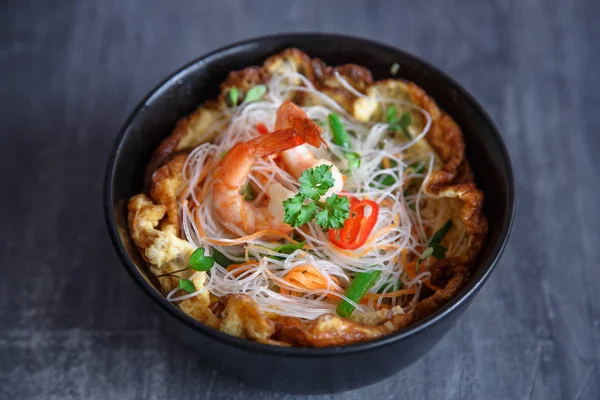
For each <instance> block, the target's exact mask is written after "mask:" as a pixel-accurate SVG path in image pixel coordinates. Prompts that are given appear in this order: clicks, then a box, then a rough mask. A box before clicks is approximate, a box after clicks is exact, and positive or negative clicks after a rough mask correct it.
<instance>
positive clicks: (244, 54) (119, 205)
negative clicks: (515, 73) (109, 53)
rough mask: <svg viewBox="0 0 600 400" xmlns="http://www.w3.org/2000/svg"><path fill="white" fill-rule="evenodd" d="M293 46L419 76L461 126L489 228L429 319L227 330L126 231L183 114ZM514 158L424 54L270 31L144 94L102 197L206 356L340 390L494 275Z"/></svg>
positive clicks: (395, 358)
mask: <svg viewBox="0 0 600 400" xmlns="http://www.w3.org/2000/svg"><path fill="white" fill-rule="evenodd" d="M288 47H297V48H299V49H301V50H304V51H305V52H306V53H307V54H309V55H310V56H311V57H319V58H321V59H323V60H324V61H325V62H326V63H327V64H329V65H339V64H345V63H356V64H360V65H364V66H366V67H367V68H369V69H370V70H371V71H372V72H373V75H374V77H375V78H376V79H382V78H386V77H389V76H390V66H391V65H392V64H393V63H398V64H399V66H400V68H399V70H398V73H397V75H396V76H397V77H398V78H401V79H406V80H409V81H414V82H415V83H416V84H418V85H419V86H421V87H423V88H424V89H425V90H426V91H427V92H428V94H429V95H430V96H432V97H433V98H434V99H435V100H436V101H437V102H438V104H439V105H440V107H441V108H442V109H444V110H445V111H446V112H448V113H449V114H450V115H451V116H452V117H453V118H454V119H455V120H456V122H457V123H458V124H459V125H460V126H461V128H462V129H463V133H464V137H465V142H466V147H467V157H468V159H469V162H470V164H471V166H472V168H473V171H474V173H475V178H476V181H477V184H478V186H479V187H480V188H481V189H482V190H483V192H484V194H485V207H484V212H485V215H486V216H487V218H488V220H489V237H488V240H487V242H486V244H485V247H484V249H483V251H482V252H481V255H480V259H479V263H478V267H477V268H476V270H475V271H474V273H473V275H472V276H471V278H470V280H469V282H468V284H467V285H466V286H465V287H464V288H463V289H462V290H461V291H460V293H458V294H457V295H456V296H455V297H454V298H453V299H452V300H451V301H450V302H449V303H448V304H446V305H445V306H444V307H442V308H441V309H440V310H438V311H437V312H436V313H435V314H434V315H432V316H430V317H429V318H427V319H424V320H422V321H419V322H418V323H416V324H414V325H412V326H410V327H408V328H407V329H403V330H401V331H399V332H397V333H395V334H392V335H389V336H386V337H384V338H381V339H378V340H373V341H370V342H367V343H361V344H355V345H350V346H345V347H330V348H322V349H313V348H281V347H276V346H268V345H264V344H260V343H255V342H251V341H249V340H244V339H239V338H236V337H233V336H229V335H227V334H224V333H222V332H219V331H217V330H214V329H212V328H209V327H207V326H205V325H203V324H201V323H199V322H197V321H195V320H193V319H192V318H191V317H188V316H187V315H186V314H184V313H183V312H182V311H180V310H179V309H178V308H177V307H175V306H173V305H172V304H170V303H169V302H168V301H167V300H165V298H164V297H163V296H162V295H161V294H160V293H159V292H158V291H157V290H156V289H155V288H154V287H153V286H152V284H151V283H150V281H149V280H148V278H147V277H146V273H145V268H144V263H143V260H142V259H141V257H140V255H139V254H138V251H137V249H136V248H135V246H134V244H133V243H132V240H131V238H130V237H129V234H128V228H127V218H126V203H127V199H129V198H130V197H131V196H132V195H134V194H136V193H139V192H141V191H142V182H143V171H144V167H145V165H146V163H147V162H148V160H149V159H150V155H151V154H152V151H153V150H154V149H155V148H156V147H157V146H158V144H159V142H160V141H161V139H163V138H164V137H165V136H167V135H168V134H169V133H170V132H171V130H172V129H173V127H174V125H175V123H176V121H177V120H178V119H179V118H181V117H183V116H184V115H186V114H188V113H190V112H191V111H193V110H194V108H195V107H196V106H197V105H198V104H200V103H201V102H203V101H204V100H209V99H212V98H215V97H216V96H217V95H218V89H219V84H220V83H221V82H222V81H223V80H224V79H225V77H226V76H227V73H228V72H229V71H234V70H238V69H241V68H244V67H247V66H250V65H260V64H262V62H263V61H264V60H265V58H267V57H269V56H270V55H272V54H274V53H277V52H278V51H281V50H283V49H285V48H288ZM513 186H514V183H513V174H512V167H511V163H510V159H509V156H508V154H507V152H506V148H505V146H504V143H503V142H502V139H501V137H500V134H499V133H498V130H497V129H496V127H495V125H494V123H493V122H492V120H491V119H490V117H489V116H488V115H487V114H486V112H485V111H484V110H483V108H482V107H481V105H480V104H479V103H478V102H477V101H475V99H474V98H473V97H472V96H471V95H470V94H468V93H467V92H466V91H465V90H464V89H463V88H462V87H460V86H459V85H458V84H457V83H456V82H455V81H454V80H453V79H451V78H450V77H448V76H447V75H446V74H444V73H442V72H440V71H439V70H437V69H436V68H434V67H432V66H431V65H429V64H427V63H426V62H424V61H422V60H420V59H418V58H416V57H414V56H412V55H410V54H407V53H405V52H403V51H400V50H398V49H395V48H392V47H389V46H386V45H382V44H379V43H375V42H372V41H368V40H364V39H358V38H352V37H347V36H339V35H330V34H289V35H276V36H268V37H263V38H258V39H251V40H247V41H245V42H241V43H237V44H234V45H231V46H228V47H225V48H222V49H220V50H217V51H214V52H212V53H210V54H208V55H206V56H203V57H201V58H198V59H197V60H195V61H193V62H191V63H190V64H188V65H187V66H185V67H183V68H181V69H180V70H179V71H177V72H176V73H174V74H173V75H171V76H170V77H169V78H167V79H166V80H165V81H164V82H163V83H161V84H160V85H158V86H157V87H156V88H155V89H154V90H152V91H151V92H150V94H149V95H148V96H147V97H146V98H145V99H144V100H142V102H141V103H140V104H139V106H138V107H137V108H136V109H135V110H134V111H133V113H132V114H131V116H130V117H129V118H128V119H127V121H126V122H125V125H124V126H123V128H122V130H121V132H120V133H119V136H118V138H117V140H116V143H115V146H114V148H113V150H112V153H111V155H110V159H109V162H108V168H107V172H106V182H105V192H104V206H105V213H106V221H107V224H108V230H109V232H110V235H111V237H112V240H113V243H114V246H115V248H116V250H117V252H118V254H119V256H120V258H121V261H122V262H123V265H124V266H125V269H126V270H127V272H128V273H129V275H130V276H131V278H132V279H133V281H134V282H136V284H137V286H138V287H141V288H142V290H143V291H144V292H145V293H146V294H147V295H148V297H149V298H150V299H151V300H152V304H154V306H155V309H156V311H157V313H158V315H159V316H160V317H162V319H163V320H164V322H165V326H167V327H168V328H170V329H171V330H172V331H174V333H175V334H176V335H177V336H178V337H179V338H180V339H181V340H182V341H183V342H184V343H185V345H186V346H189V347H190V348H191V349H194V350H196V351H197V354H198V357H199V359H200V360H201V361H202V362H204V363H205V364H207V365H209V366H210V367H212V368H215V369H216V370H218V371H221V372H222V373H224V374H226V375H228V376H232V377H235V378H238V379H240V380H242V381H244V382H246V383H248V384H250V385H254V386H258V387H262V388H267V389H271V390H275V391H284V392H292V393H324V392H336V391H343V390H349V389H353V388H357V387H360V386H365V385H368V384H370V383H374V382H377V381H379V380H381V379H383V378H386V377H389V376H391V375H393V374H395V373H397V372H398V371H400V370H402V369H403V368H405V367H407V366H408V365H410V364H411V363H413V362H415V361H416V360H418V359H419V358H421V357H423V356H424V355H425V354H426V353H427V352H428V351H429V350H430V349H431V348H432V347H433V346H434V345H435V344H436V343H437V342H438V341H439V340H440V339H441V338H442V337H443V336H444V335H445V334H446V333H447V332H448V331H449V330H450V328H451V327H452V326H453V325H454V323H455V322H456V319H457V318H458V317H459V316H460V315H461V314H462V313H463V312H464V310H465V309H466V308H467V306H468V305H469V304H470V302H471V301H472V300H473V297H474V295H475V293H477V291H478V290H479V289H480V288H481V286H482V285H483V283H484V282H485V281H486V279H487V278H488V277H489V276H490V274H491V272H492V270H493V268H494V266H495V264H496V261H497V260H498V257H499V256H500V254H501V253H502V250H503V249H504V246H505V244H506V241H507V238H508V234H509V232H510V229H511V225H512V220H513V213H514V187H513Z"/></svg>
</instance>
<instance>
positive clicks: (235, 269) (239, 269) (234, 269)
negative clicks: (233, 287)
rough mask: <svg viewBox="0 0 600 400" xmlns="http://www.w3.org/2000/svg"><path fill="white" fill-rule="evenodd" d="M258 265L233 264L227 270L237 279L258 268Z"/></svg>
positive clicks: (255, 263) (254, 263) (249, 263)
mask: <svg viewBox="0 0 600 400" xmlns="http://www.w3.org/2000/svg"><path fill="white" fill-rule="evenodd" d="M257 265H258V263H257V262H256V261H246V262H244V263H241V264H231V265H230V266H228V267H227V268H225V269H226V270H227V271H228V272H231V274H232V275H233V276H235V277H236V278H237V277H238V276H240V275H241V274H242V273H244V272H246V271H249V270H251V269H252V268H253V267H256V266H257Z"/></svg>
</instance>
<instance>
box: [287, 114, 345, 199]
mask: <svg viewBox="0 0 600 400" xmlns="http://www.w3.org/2000/svg"><path fill="white" fill-rule="evenodd" d="M286 103H289V104H286ZM284 105H285V107H284ZM302 117H304V118H307V117H306V114H305V113H304V111H302V109H301V108H300V107H298V106H296V105H295V104H293V103H290V102H285V103H284V104H283V105H282V106H281V107H279V109H278V110H277V119H276V120H275V129H276V130H277V129H285V128H288V127H290V126H292V125H293V124H294V121H296V120H298V119H299V118H302ZM309 144H310V143H309ZM281 158H282V159H283V162H284V164H285V166H286V167H287V170H288V171H289V172H290V173H291V174H292V175H294V177H296V178H299V177H300V175H302V173H303V172H304V171H306V170H307V169H309V168H315V167H318V166H319V165H323V164H325V165H330V166H331V174H332V175H333V179H334V181H335V183H334V185H333V187H332V188H331V189H329V190H328V191H327V193H325V194H324V195H323V196H322V197H321V200H322V201H323V200H324V199H326V198H327V197H329V196H331V195H332V194H333V193H339V192H341V191H342V189H343V187H344V176H343V175H342V173H341V172H340V170H339V168H338V167H336V166H335V165H334V164H333V163H332V162H331V161H329V160H326V159H323V158H317V157H315V155H314V154H313V152H312V151H311V150H310V148H309V147H308V146H307V145H306V144H303V145H301V146H297V147H294V148H292V149H289V150H286V151H284V152H282V153H281Z"/></svg>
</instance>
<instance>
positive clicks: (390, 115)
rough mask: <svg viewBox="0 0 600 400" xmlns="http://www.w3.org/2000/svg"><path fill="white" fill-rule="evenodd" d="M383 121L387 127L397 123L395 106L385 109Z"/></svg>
mask: <svg viewBox="0 0 600 400" xmlns="http://www.w3.org/2000/svg"><path fill="white" fill-rule="evenodd" d="M385 120H386V121H387V123H388V124H389V125H392V124H395V123H396V122H397V121H398V112H397V111H396V106H391V107H390V108H388V109H387V113H386V116H385Z"/></svg>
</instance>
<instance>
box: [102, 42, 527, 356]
mask: <svg viewBox="0 0 600 400" xmlns="http://www.w3.org/2000/svg"><path fill="white" fill-rule="evenodd" d="M311 39H321V40H322V39H327V40H345V41H353V42H355V43H356V44H357V45H360V46H368V47H376V48H380V49H383V50H386V51H389V52H394V53H396V54H398V56H399V58H403V59H409V60H411V61H412V62H416V63H417V64H420V65H422V66H423V67H424V68H426V69H428V70H430V71H431V72H433V73H434V74H437V75H439V76H440V77H441V78H442V79H444V80H446V82H447V83H448V84H449V85H450V86H451V87H452V88H453V89H454V90H456V92H457V93H459V94H460V95H461V96H463V97H464V98H465V99H466V100H467V102H469V103H471V105H472V106H473V107H474V108H475V109H476V110H477V111H478V112H479V113H480V114H481V116H482V118H483V120H484V121H485V123H486V124H487V125H488V126H489V127H490V132H491V135H492V136H493V139H494V140H495V141H496V142H497V144H498V149H499V151H500V153H501V155H502V157H503V158H504V160H505V165H504V168H505V169H506V173H507V178H508V188H507V189H508V190H507V195H508V210H507V211H508V212H507V215H506V217H505V218H504V221H503V225H502V229H501V232H500V235H499V242H498V244H497V245H496V247H495V248H494V249H493V251H492V253H491V255H490V256H489V258H488V260H487V262H485V263H482V264H480V265H479V268H483V269H484V272H483V274H482V275H481V277H479V279H473V278H471V279H469V281H468V282H467V284H466V285H465V287H463V288H462V289H461V290H460V291H459V293H457V294H456V295H455V296H454V297H453V298H452V299H451V300H450V301H449V302H448V303H446V304H445V305H443V306H442V307H441V308H440V309H438V310H436V312H435V313H433V314H432V315H430V316H429V317H427V318H424V319H423V320H420V321H418V322H416V323H414V324H412V325H410V326H408V327H407V328H404V329H401V330H399V331H397V332H394V333H391V334H389V335H386V336H383V337H381V338H377V339H373V340H369V341H366V342H362V343H356V344H349V345H345V346H332V347H323V348H310V347H282V346H274V345H269V344H263V343H259V342H255V341H252V340H248V339H242V338H238V337H235V336H232V335H229V334H226V333H224V332H221V331H219V330H216V329H214V328H211V327H209V326H208V325H204V324H203V323H201V322H199V321H196V320H195V319H193V318H192V317H190V316H188V315H187V314H185V313H184V312H183V311H182V310H181V309H179V308H178V307H176V306H175V305H173V304H172V303H170V302H169V301H168V300H166V298H165V297H164V296H163V295H162V294H161V293H159V292H158V291H157V290H156V289H155V288H154V287H153V286H151V285H150V284H149V283H148V281H147V280H146V279H145V278H144V277H143V276H142V275H141V274H140V272H139V270H138V268H137V267H136V265H135V264H134V263H133V261H132V260H131V258H130V257H129V255H128V254H127V250H126V248H125V245H124V243H123V242H122V241H121V237H120V235H119V231H118V226H117V222H116V219H115V216H114V204H113V190H112V183H113V179H114V175H115V160H116V158H117V156H118V155H119V153H120V151H121V148H122V144H123V138H124V137H125V135H126V133H127V132H128V130H129V128H130V126H131V124H132V122H133V121H134V120H135V118H136V117H137V116H138V115H139V113H140V111H141V110H142V109H143V108H144V107H145V105H146V104H147V103H148V102H151V101H152V99H153V97H154V96H156V95H158V94H160V92H161V90H162V88H163V87H164V86H165V85H167V84H168V83H169V82H171V81H172V80H177V79H179V78H180V77H183V76H185V75H186V74H187V72H188V71H189V70H191V69H193V68H194V67H195V66H196V65H198V64H202V63H209V62H211V61H210V59H211V58H213V57H216V56H217V57H218V56H221V55H226V54H227V53H232V52H235V51H236V49H237V48H242V47H244V46H247V45H252V44H256V45H260V44H261V43H262V42H265V41H273V40H280V41H281V42H282V43H292V42H295V41H306V40H311ZM290 46H293V45H292V44H290ZM514 186H515V185H514V176H513V167H512V162H511V159H510V156H509V153H508V150H507V147H506V144H505V143H504V141H503V139H502V136H501V134H500V132H499V130H498V128H497V126H496V124H495V123H494V121H493V120H492V118H491V117H490V116H489V114H488V113H487V112H486V110H485V109H484V107H483V106H482V104H481V103H480V102H479V101H478V100H477V99H476V98H475V97H474V96H473V95H472V94H471V93H469V92H468V91H467V90H466V89H464V88H463V87H462V86H461V85H460V84H459V83H458V82H457V81H456V80H455V79H454V78H452V77H450V76H449V75H448V74H447V73H445V72H443V71H441V70H440V69H438V68H437V67H434V66H433V65H431V64H430V63H429V62H427V61H425V60H423V59H421V58H420V57H417V56H415V55H413V54H411V53H408V52H406V51H404V50H401V49H398V48H396V47H394V46H392V45H388V44H384V43H380V42H377V41H374V40H371V39H365V38H361V37H357V36H351V35H343V34H335V33H316V32H315V33H313V32H302V33H282V34H272V35H264V36H258V37H252V38H249V39H246V40H242V41H237V42H234V43H231V44H229V45H226V46H223V47H220V48H217V49H216V50H213V51H210V52H208V53H205V54H204V55H201V56H199V57H197V58H195V59H193V60H192V61H190V62H188V63H186V64H184V65H183V66H182V67H180V68H178V69H177V70H176V71H175V72H173V73H171V74H169V75H168V76H167V77H166V78H165V79H163V80H162V81H160V83H158V84H157V85H156V86H154V87H153V88H152V89H151V90H150V91H149V92H148V94H146V96H144V98H143V99H142V100H141V101H140V102H139V103H138V104H137V105H136V106H135V108H134V109H133V111H132V112H131V113H130V114H129V116H128V117H127V119H126V120H125V122H124V123H123V125H122V126H121V129H120V130H119V133H118V135H117V137H116V139H115V142H114V144H113V147H112V149H111V151H110V155H109V159H108V163H107V166H106V172H105V177H104V193H103V203H104V204H103V205H104V216H105V220H106V224H107V228H108V231H109V235H110V237H111V240H112V243H113V246H114V247H115V250H116V251H117V254H118V256H119V258H120V260H121V263H122V264H123V266H124V267H125V270H126V271H127V272H128V273H129V275H130V277H131V278H132V279H133V280H134V281H135V282H136V283H137V285H138V287H140V288H141V289H142V290H143V291H144V292H145V293H146V294H148V295H149V296H150V298H151V299H152V300H153V301H154V303H155V305H157V306H159V307H160V308H162V309H163V310H164V311H165V312H166V313H167V314H169V315H170V316H171V317H173V318H176V319H178V320H180V322H183V323H184V324H185V325H187V326H188V327H190V328H192V329H194V330H196V331H198V332H199V333H201V334H204V335H206V336H208V337H211V338H213V339H215V340H218V341H220V342H223V343H225V344H229V345H233V346H236V347H240V348H242V349H243V350H246V351H250V352H255V353H261V354H265V353H268V354H272V355H277V356H284V357H302V358H304V357H312V358H315V357H331V356H336V355H348V354H355V353H360V352H365V351H368V350H371V349H373V348H378V347H385V346H389V345H391V344H393V343H395V342H398V341H402V340H404V339H406V338H409V337H411V336H414V335H417V334H419V333H420V332H422V331H424V330H426V329H428V328H430V327H432V326H433V325H436V324H437V323H438V322H440V321H441V320H443V319H445V318H446V317H448V316H449V315H450V314H451V313H452V312H453V311H454V310H456V309H457V308H459V307H460V306H462V305H463V304H464V303H467V304H468V302H469V301H470V300H471V299H472V298H473V296H474V295H475V294H476V293H477V292H478V291H479V289H480V288H481V287H482V286H483V284H484V283H485V282H486V281H487V279H488V278H489V276H490V275H491V274H492V272H493V270H494V269H495V267H496V264H497V262H498V259H499V257H500V255H501V254H502V252H503V251H504V249H505V247H506V244H507V242H508V239H509V236H510V232H511V230H512V226H513V221H514V216H515V202H516V200H515V198H516V196H515V187H514Z"/></svg>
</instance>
